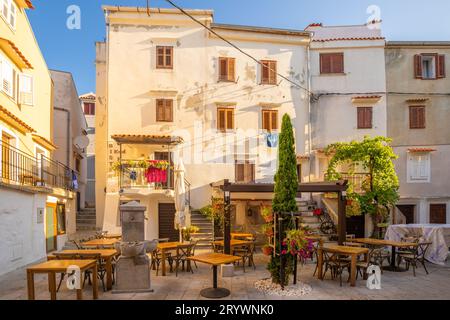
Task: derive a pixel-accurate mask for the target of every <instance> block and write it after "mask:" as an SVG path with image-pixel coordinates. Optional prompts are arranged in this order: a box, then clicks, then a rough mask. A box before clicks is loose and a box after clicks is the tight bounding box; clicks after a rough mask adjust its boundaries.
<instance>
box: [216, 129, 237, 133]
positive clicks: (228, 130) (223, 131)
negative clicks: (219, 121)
mask: <svg viewBox="0 0 450 320" xmlns="http://www.w3.org/2000/svg"><path fill="white" fill-rule="evenodd" d="M216 133H217V134H230V133H231V134H234V133H236V129H227V130H219V129H217V130H216Z"/></svg>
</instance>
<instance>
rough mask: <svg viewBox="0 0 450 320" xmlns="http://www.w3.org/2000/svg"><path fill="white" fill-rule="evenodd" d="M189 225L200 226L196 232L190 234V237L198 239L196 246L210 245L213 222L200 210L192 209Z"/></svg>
mask: <svg viewBox="0 0 450 320" xmlns="http://www.w3.org/2000/svg"><path fill="white" fill-rule="evenodd" d="M191 225H192V226H196V227H199V228H200V231H199V232H198V233H196V234H192V235H191V237H192V239H194V240H197V241H198V243H197V246H198V247H210V246H211V241H212V240H213V228H214V227H213V223H212V222H211V221H209V220H208V219H207V218H206V217H205V216H204V215H202V214H201V213H200V211H192V212H191Z"/></svg>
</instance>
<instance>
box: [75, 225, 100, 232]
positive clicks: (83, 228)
mask: <svg viewBox="0 0 450 320" xmlns="http://www.w3.org/2000/svg"><path fill="white" fill-rule="evenodd" d="M96 230H97V228H96V226H95V225H86V224H81V225H80V224H78V223H77V231H96Z"/></svg>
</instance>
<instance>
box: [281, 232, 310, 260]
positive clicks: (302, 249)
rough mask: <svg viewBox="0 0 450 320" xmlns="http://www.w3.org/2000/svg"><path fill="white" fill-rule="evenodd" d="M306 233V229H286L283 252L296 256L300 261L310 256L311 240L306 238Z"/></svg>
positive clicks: (307, 233)
mask: <svg viewBox="0 0 450 320" xmlns="http://www.w3.org/2000/svg"><path fill="white" fill-rule="evenodd" d="M308 235H309V232H308V230H306V229H294V230H288V231H286V238H285V240H284V244H285V245H286V249H285V250H286V252H285V253H286V254H290V255H292V256H294V257H295V256H297V257H298V258H300V261H302V262H304V261H305V260H306V259H308V258H311V254H312V252H313V242H312V240H311V239H308V238H307V236H308Z"/></svg>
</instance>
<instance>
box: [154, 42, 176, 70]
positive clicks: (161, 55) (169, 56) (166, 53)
mask: <svg viewBox="0 0 450 320" xmlns="http://www.w3.org/2000/svg"><path fill="white" fill-rule="evenodd" d="M156 68H158V69H173V47H167V46H157V47H156Z"/></svg>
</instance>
